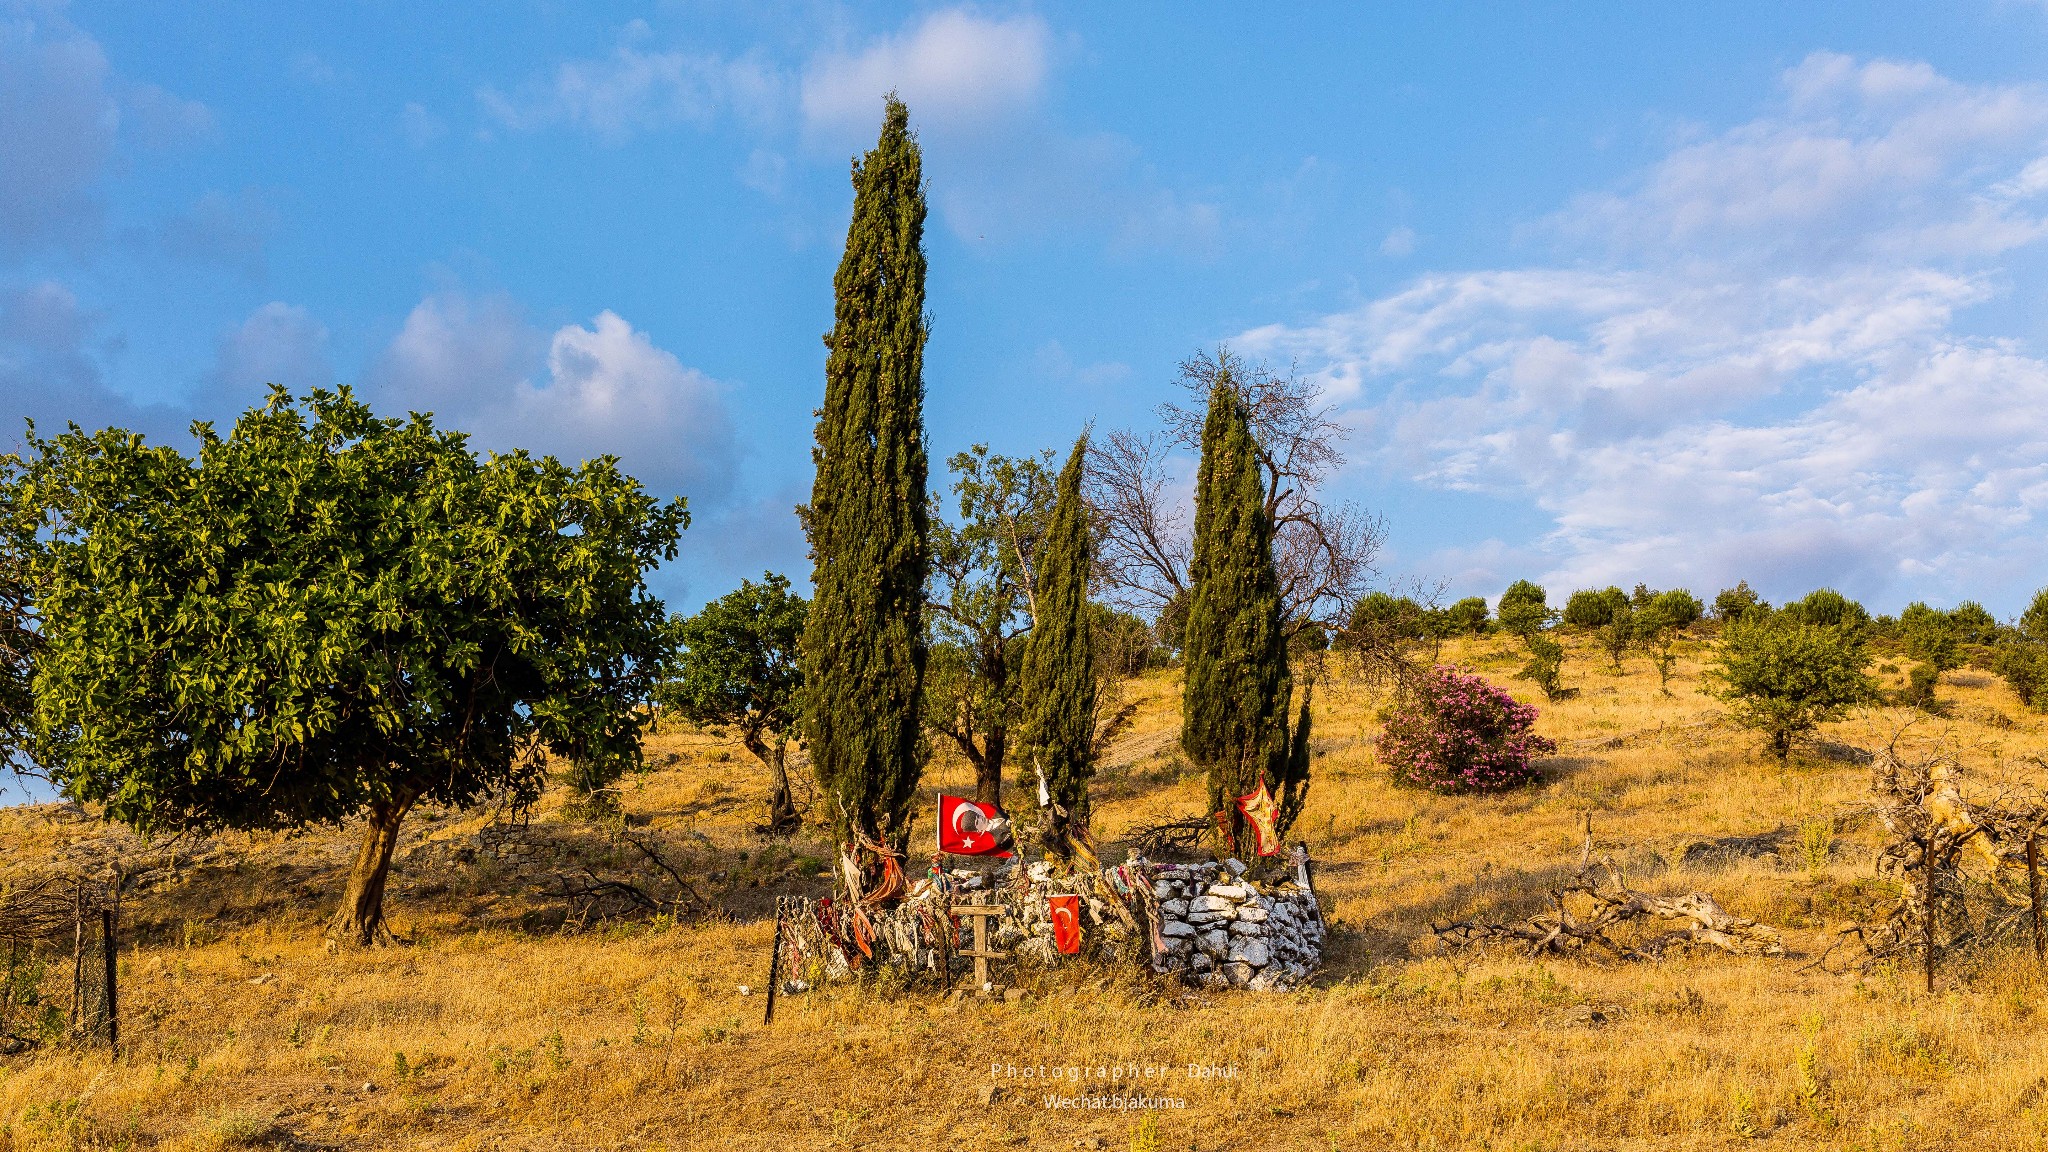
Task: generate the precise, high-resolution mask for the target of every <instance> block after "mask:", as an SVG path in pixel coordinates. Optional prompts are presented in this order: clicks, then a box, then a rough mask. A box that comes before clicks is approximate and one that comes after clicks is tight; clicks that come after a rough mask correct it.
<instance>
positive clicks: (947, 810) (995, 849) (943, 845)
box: [939, 793, 1010, 856]
mask: <svg viewBox="0 0 2048 1152" xmlns="http://www.w3.org/2000/svg"><path fill="white" fill-rule="evenodd" d="M1009 848H1010V818H1009V817H1007V816H1005V815H1003V810H1002V809H1001V808H998V807H996V806H995V805H993V804H978V803H976V802H975V801H972V800H962V799H961V798H960V797H958V796H947V795H945V794H943V793H941V794H940V796H939V851H941V852H951V853H953V854H954V855H956V856H1008V855H1010V852H1009Z"/></svg>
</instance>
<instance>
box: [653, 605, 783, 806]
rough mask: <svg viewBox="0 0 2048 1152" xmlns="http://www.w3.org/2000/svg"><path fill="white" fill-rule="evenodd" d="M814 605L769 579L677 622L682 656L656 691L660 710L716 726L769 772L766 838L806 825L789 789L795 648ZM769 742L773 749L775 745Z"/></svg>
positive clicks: (680, 655)
mask: <svg viewBox="0 0 2048 1152" xmlns="http://www.w3.org/2000/svg"><path fill="white" fill-rule="evenodd" d="M809 612H810V603H809V602H808V601H806V600H805V599H804V598H803V597H802V596H799V595H797V594H795V593H794V592H791V591H790V590H789V578H788V577H787V576H778V575H776V574H775V573H773V572H769V573H767V574H765V575H763V576H762V577H761V582H760V583H759V584H756V583H754V582H753V581H751V580H742V581H740V586H739V587H738V588H736V589H734V590H732V591H731V592H728V593H726V594H725V595H724V596H721V597H719V598H718V599H716V600H713V601H712V602H711V603H709V604H706V605H705V606H704V607H703V609H702V610H701V611H699V612H698V613H697V614H696V615H695V616H691V617H688V618H682V617H678V618H676V619H674V620H673V621H672V623H673V625H674V628H675V636H676V641H677V643H678V645H679V646H680V650H679V651H678V652H677V653H676V657H675V661H674V668H673V669H672V672H671V675H670V677H669V679H668V680H666V681H664V682H663V683H662V685H661V687H660V688H659V689H657V690H656V692H655V699H656V700H657V701H658V702H659V703H660V704H661V706H662V707H663V708H664V709H666V710H668V711H670V712H671V713H673V714H674V715H676V716H679V717H681V718H683V719H685V720H688V721H689V722H691V723H692V724H716V725H720V726H723V727H727V728H730V729H732V730H733V731H734V732H736V733H738V735H739V738H740V743H741V744H743V745H745V746H746V749H747V751H749V752H751V753H753V754H754V758H755V759H757V760H759V761H760V762H761V763H762V765H763V766H765V767H766V768H767V769H768V779H769V785H768V822H767V824H766V825H764V827H763V830H764V831H767V832H775V833H781V832H789V831H793V830H794V829H795V828H796V827H797V826H798V825H799V824H801V823H802V822H803V821H802V817H801V816H800V815H799V814H798V812H797V810H796V800H795V798H794V797H793V796H791V795H790V788H789V738H790V734H791V732H792V731H793V730H794V728H795V727H796V723H797V720H798V718H799V716H800V715H801V711H802V709H801V698H802V692H803V669H802V667H801V665H800V664H799V663H798V659H797V649H798V643H799V642H800V641H801V640H802V638H803V631H804V619H805V617H806V616H807V615H808V614H809ZM771 741H772V743H771Z"/></svg>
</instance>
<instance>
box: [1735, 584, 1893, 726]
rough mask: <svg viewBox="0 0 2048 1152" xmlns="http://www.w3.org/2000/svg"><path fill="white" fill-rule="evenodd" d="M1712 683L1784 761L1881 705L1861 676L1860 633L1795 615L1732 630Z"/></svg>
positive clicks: (1756, 619)
mask: <svg viewBox="0 0 2048 1152" xmlns="http://www.w3.org/2000/svg"><path fill="white" fill-rule="evenodd" d="M1809 599H1810V598H1809ZM1707 677H1708V682H1709V689H1708V691H1709V692H1710V693H1711V694H1712V695H1713V696H1714V697H1716V698H1717V699H1719V700H1721V701H1722V702H1723V703H1725V704H1727V705H1728V708H1729V712H1730V715H1731V717H1732V718H1733V719H1734V720H1735V721H1736V722H1737V723H1738V724H1741V725H1743V726H1744V727H1747V728H1753V729H1755V730H1757V731H1759V732H1762V733H1763V734H1764V735H1765V737H1766V738H1768V739H1769V740H1770V744H1771V751H1772V752H1773V753H1774V754H1776V756H1777V757H1778V759H1779V760H1781V761H1782V760H1784V759H1785V758H1786V757H1787V756H1788V755H1789V754H1790V753H1791V751H1792V741H1793V740H1794V739H1796V738H1798V737H1800V736H1802V735H1804V734H1806V733H1808V732H1811V731H1812V730H1813V729H1814V727H1815V726H1817V725H1819V724H1820V723H1822V722H1823V721H1827V720H1833V719H1835V718H1837V717H1839V716H1841V715H1842V714H1843V713H1844V712H1846V711H1848V709H1849V708H1850V707H1852V706H1853V705H1856V704H1861V703H1865V702H1868V701H1872V700H1875V699H1876V698H1877V686H1876V685H1875V684H1874V683H1872V682H1871V680H1870V678H1869V677H1867V676H1865V675H1864V674H1863V638H1862V634H1861V632H1860V631H1858V630H1857V629H1856V628H1855V627H1852V626H1847V625H1832V626H1829V625H1819V624H1810V623H1805V622H1803V621H1801V620H1800V619H1798V618H1797V617H1796V616H1795V615H1793V614H1792V613H1789V612H1785V613H1777V614H1773V615H1768V616H1766V615H1762V614H1745V615H1744V616H1742V617H1741V618H1740V619H1737V620H1736V621H1734V622H1733V623H1731V624H1729V625H1728V627H1727V628H1726V629H1725V630H1724V631H1723V632H1722V634H1721V647H1720V650H1719V651H1718V652H1716V653H1715V658H1714V664H1713V666H1712V667H1711V668H1710V669H1709V671H1708V673H1707Z"/></svg>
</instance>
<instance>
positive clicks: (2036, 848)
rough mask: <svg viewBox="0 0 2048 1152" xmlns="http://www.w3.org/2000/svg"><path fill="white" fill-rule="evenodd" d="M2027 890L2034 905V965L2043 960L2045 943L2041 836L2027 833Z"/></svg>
mask: <svg viewBox="0 0 2048 1152" xmlns="http://www.w3.org/2000/svg"><path fill="white" fill-rule="evenodd" d="M2027 890H2028V894H2029V895H2031V896H2032V897H2033V903H2034V963H2035V964H2036V965H2037V966H2038V965H2039V964H2040V963H2041V962H2042V960H2043V954H2044V946H2048V941H2044V940H2043V938H2042V935H2041V834H2040V833H2039V832H2029V833H2027Z"/></svg>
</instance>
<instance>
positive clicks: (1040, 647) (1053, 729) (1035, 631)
mask: <svg viewBox="0 0 2048 1152" xmlns="http://www.w3.org/2000/svg"><path fill="white" fill-rule="evenodd" d="M1087 456H1088V438H1087V437H1086V436H1083V437H1082V438H1081V439H1079V440H1077V441H1075V443H1074V451H1073V452H1072V453H1071V454H1070V455H1069V456H1068V457H1067V465H1066V467H1065V468H1063V469H1061V471H1060V476H1059V483H1058V485H1057V489H1056V491H1057V496H1056V498H1055V500H1054V503H1053V508H1052V518H1051V523H1050V525H1049V526H1048V528H1047V530H1046V533H1045V541H1044V544H1043V545H1042V546H1041V547H1040V549H1039V551H1038V565H1037V568H1038V571H1037V573H1036V580H1035V582H1034V592H1033V595H1032V606H1033V609H1034V612H1035V619H1034V623H1033V625H1032V628H1031V638H1030V640H1029V641H1028V642H1027V643H1026V644H1025V647H1024V668H1023V675H1022V677H1021V679H1022V685H1021V690H1020V692H1019V697H1020V699H1021V700H1022V707H1023V724H1022V728H1023V734H1024V743H1023V751H1024V753H1025V755H1026V756H1027V757H1028V759H1029V760H1030V762H1031V764H1032V766H1033V767H1034V768H1035V769H1036V770H1037V771H1040V772H1043V773H1045V780H1046V787H1047V791H1048V794H1049V797H1050V799H1051V801H1052V804H1053V807H1052V808H1051V809H1050V810H1049V811H1048V812H1047V813H1046V819H1045V820H1044V822H1043V832H1042V836H1043V840H1044V843H1045V847H1046V849H1047V851H1050V852H1055V853H1058V854H1060V855H1063V856H1067V857H1070V858H1071V857H1072V856H1073V855H1074V854H1075V849H1076V848H1077V847H1085V844H1086V841H1085V834H1086V832H1087V828H1088V781H1089V779H1090V778H1091V777H1093V776H1094V774H1095V751H1096V746H1095V727H1096V725H1095V704H1096V699H1095V696H1096V667H1095V636H1094V631H1095V629H1094V627H1093V623H1094V622H1093V612H1092V611H1091V609H1090V605H1089V603H1088V575H1089V571H1090V569H1091V568H1092V566H1093V564H1094V547H1093V544H1094V539H1093V530H1092V527H1091V525H1090V523H1089V515H1088V503H1087V501H1086V500H1085V499H1083V498H1082V495H1081V480H1082V472H1083V469H1084V468H1085V467H1086V464H1087ZM1077 833H1078V834H1079V835H1078V836H1077Z"/></svg>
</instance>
